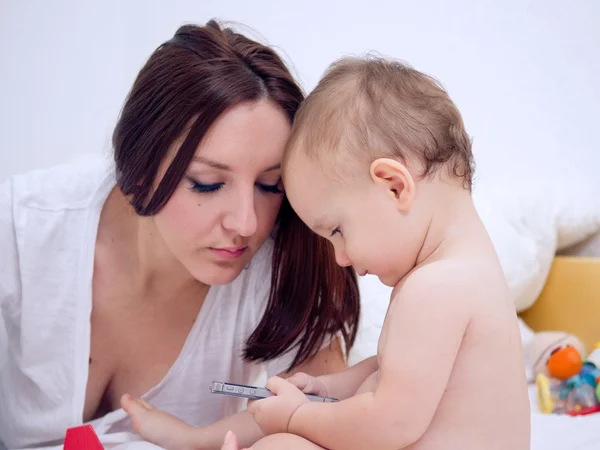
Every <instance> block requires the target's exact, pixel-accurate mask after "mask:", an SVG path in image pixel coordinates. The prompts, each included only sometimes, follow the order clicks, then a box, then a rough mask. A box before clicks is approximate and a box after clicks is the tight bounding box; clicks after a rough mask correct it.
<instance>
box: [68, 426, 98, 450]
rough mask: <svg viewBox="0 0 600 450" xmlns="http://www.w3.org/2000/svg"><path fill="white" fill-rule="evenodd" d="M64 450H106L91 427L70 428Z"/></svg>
mask: <svg viewBox="0 0 600 450" xmlns="http://www.w3.org/2000/svg"><path fill="white" fill-rule="evenodd" d="M63 450H104V447H102V444H101V443H100V439H98V436H97V435H96V432H95V431H94V429H93V428H92V426H91V425H82V426H79V427H73V428H69V429H68V430H67V434H66V436H65V443H64V445H63Z"/></svg>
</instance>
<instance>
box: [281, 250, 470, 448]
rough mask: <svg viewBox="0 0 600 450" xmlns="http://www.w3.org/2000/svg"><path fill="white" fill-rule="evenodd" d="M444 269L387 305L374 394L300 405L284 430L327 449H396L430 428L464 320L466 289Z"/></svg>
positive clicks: (429, 271) (417, 276)
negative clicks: (326, 402)
mask: <svg viewBox="0 0 600 450" xmlns="http://www.w3.org/2000/svg"><path fill="white" fill-rule="evenodd" d="M460 280H465V278H464V277H463V276H462V275H461V274H460V273H458V272H457V270H456V269H455V268H453V266H452V265H451V264H447V263H441V262H440V263H432V264H430V265H429V266H426V267H424V268H421V269H419V270H418V271H416V272H415V273H414V274H412V275H411V276H410V278H409V279H407V280H406V282H405V283H404V285H403V287H402V289H401V290H400V291H399V292H398V294H397V295H396V298H394V299H393V301H392V304H391V305H390V309H389V311H388V317H387V319H386V324H385V325H384V333H385V336H383V337H382V341H381V342H380V348H381V349H382V353H381V359H380V361H381V365H380V367H379V383H378V385H377V387H376V389H375V392H373V393H365V394H361V395H358V396H355V397H352V398H350V399H348V400H345V401H342V402H339V403H331V404H321V403H314V402H311V403H307V404H304V405H302V406H301V407H300V408H299V409H298V411H297V412H296V413H295V414H294V416H293V417H292V420H291V422H290V431H291V432H293V433H295V434H299V435H300V436H303V437H305V438H307V439H310V440H311V441H313V442H315V443H317V444H319V445H321V446H323V447H326V448H330V449H338V448H339V449H342V448H343V449H364V448H377V449H398V448H404V447H406V446H408V445H410V444H411V443H413V442H415V441H416V440H418V439H419V438H420V437H421V436H422V435H423V433H424V432H425V430H426V429H427V427H428V426H429V424H430V422H431V420H432V418H433V415H434V413H435V411H436V408H437V406H438V404H439V402H440V400H441V398H442V395H443V393H444V390H445V389H446V386H447V384H448V379H449V377H450V373H451V371H452V367H453V365H454V361H455V360H456V356H457V354H458V350H459V348H460V345H461V343H462V339H463V336H464V334H465V332H466V329H467V325H468V322H469V318H470V311H471V308H470V305H471V304H472V301H473V290H472V289H469V288H468V286H467V284H468V283H467V281H468V280H465V282H464V283H461V282H460Z"/></svg>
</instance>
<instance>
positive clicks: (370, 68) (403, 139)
mask: <svg viewBox="0 0 600 450" xmlns="http://www.w3.org/2000/svg"><path fill="white" fill-rule="evenodd" d="M299 150H300V151H302V152H303V153H304V154H305V155H306V156H308V157H310V158H311V159H319V160H321V159H322V158H323V157H324V156H334V157H336V156H337V157H339V156H341V157H342V159H336V161H338V162H340V161H341V162H342V163H344V161H347V159H346V158H344V157H345V156H346V155H347V153H346V152H344V153H341V151H342V150H347V151H349V152H351V153H350V154H351V155H354V156H357V157H358V158H359V160H360V161H364V162H366V163H367V162H368V163H370V162H372V161H373V160H374V159H376V158H380V157H391V158H396V159H400V160H401V161H403V162H405V163H406V160H407V158H410V157H413V158H417V160H418V161H420V162H421V163H422V167H423V169H422V173H421V176H427V175H430V174H433V173H435V172H436V171H437V170H438V169H439V168H440V167H448V169H449V173H450V174H451V175H454V176H456V177H458V178H462V179H463V184H464V186H465V187H466V188H467V189H469V190H470V189H471V185H472V178H473V170H474V163H473V154H472V151H471V140H470V138H469V136H468V135H467V133H466V131H465V127H464V124H463V120H462V117H461V115H460V112H459V111H458V109H457V108H456V106H455V105H454V103H453V102H452V100H451V99H450V97H449V96H448V94H447V92H446V91H445V90H444V89H443V88H442V87H441V85H440V84H439V83H438V82H437V81H436V80H435V79H433V78H432V77H430V76H428V75H426V74H424V73H421V72H419V71H417V70H415V69H413V68H411V67H410V66H408V65H406V64H404V63H402V62H399V61H394V60H388V59H384V58H379V57H373V56H369V57H367V58H351V57H348V58H343V59H340V60H338V61H337V62H335V63H333V64H332V65H331V66H330V67H329V68H328V70H327V71H326V73H325V75H324V76H323V78H322V79H321V81H320V82H319V84H318V85H317V87H316V88H315V89H314V90H313V92H311V93H310V95H309V96H308V97H307V99H306V100H305V101H304V103H303V104H302V106H301V107H300V109H299V111H298V113H297V114H296V117H295V120H294V126H293V130H292V136H291V138H290V140H289V142H288V146H287V151H286V156H285V160H286V161H287V160H288V159H289V157H290V155H291V154H293V153H295V152H297V151H299Z"/></svg>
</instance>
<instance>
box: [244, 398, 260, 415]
mask: <svg viewBox="0 0 600 450" xmlns="http://www.w3.org/2000/svg"><path fill="white" fill-rule="evenodd" d="M262 401H263V400H250V401H248V406H247V407H246V410H247V411H248V412H249V413H252V414H256V413H257V411H258V410H259V409H260V405H261V403H260V402H262Z"/></svg>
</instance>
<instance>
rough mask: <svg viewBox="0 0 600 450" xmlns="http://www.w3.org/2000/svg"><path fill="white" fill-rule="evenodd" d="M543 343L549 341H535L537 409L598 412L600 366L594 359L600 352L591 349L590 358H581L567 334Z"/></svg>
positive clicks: (575, 343)
mask: <svg viewBox="0 0 600 450" xmlns="http://www.w3.org/2000/svg"><path fill="white" fill-rule="evenodd" d="M553 337H555V336H553ZM543 344H549V345H541V344H540V345H538V348H537V350H538V351H539V354H538V355H537V359H536V364H535V369H536V372H537V377H536V385H537V390H538V400H539V404H540V410H541V411H542V412H544V413H547V414H550V413H554V414H569V415H571V416H577V415H585V414H591V413H594V412H600V386H599V382H600V370H599V368H598V367H597V365H596V363H595V362H594V361H596V360H597V359H600V358H597V356H598V357H600V355H595V354H594V352H592V354H590V356H592V359H593V360H592V361H590V360H584V359H583V358H582V356H581V352H580V350H578V349H577V348H576V345H577V339H576V338H575V337H573V336H570V335H566V336H562V337H559V339H554V338H553V339H547V342H543ZM579 348H582V346H579ZM597 349H600V345H599V346H598V348H597Z"/></svg>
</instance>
